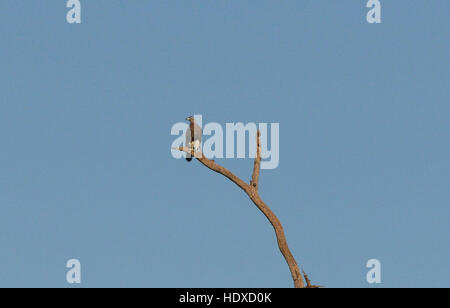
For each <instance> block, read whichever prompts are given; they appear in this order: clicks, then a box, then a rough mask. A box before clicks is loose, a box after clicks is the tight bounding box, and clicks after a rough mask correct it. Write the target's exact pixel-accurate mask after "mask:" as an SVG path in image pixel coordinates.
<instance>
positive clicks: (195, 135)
mask: <svg viewBox="0 0 450 308" xmlns="http://www.w3.org/2000/svg"><path fill="white" fill-rule="evenodd" d="M186 120H187V121H189V129H188V130H187V131H186V146H187V147H188V148H190V149H191V150H192V149H193V150H194V151H195V152H197V151H198V150H199V149H200V144H201V142H202V128H201V127H200V126H198V125H197V123H196V122H195V119H194V117H193V116H190V117H187V118H186ZM186 160H187V161H191V160H192V155H191V154H190V153H187V154H186Z"/></svg>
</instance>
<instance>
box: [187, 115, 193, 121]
mask: <svg viewBox="0 0 450 308" xmlns="http://www.w3.org/2000/svg"><path fill="white" fill-rule="evenodd" d="M186 121H189V122H194V117H193V116H189V117H187V118H186Z"/></svg>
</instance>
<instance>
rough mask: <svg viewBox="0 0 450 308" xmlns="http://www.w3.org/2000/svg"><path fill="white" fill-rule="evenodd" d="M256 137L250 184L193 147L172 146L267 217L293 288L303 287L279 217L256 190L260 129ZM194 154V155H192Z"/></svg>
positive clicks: (259, 163)
mask: <svg viewBox="0 0 450 308" xmlns="http://www.w3.org/2000/svg"><path fill="white" fill-rule="evenodd" d="M256 139H257V150H256V158H255V161H254V165H253V174H252V179H251V181H250V184H247V183H246V182H244V181H243V180H241V179H240V178H238V177H237V176H236V175H234V174H233V173H232V172H231V171H229V170H228V169H226V168H224V167H222V166H220V165H218V164H216V163H215V162H214V161H213V160H210V159H208V158H206V157H205V156H204V155H203V153H199V152H196V153H194V150H193V149H190V148H188V147H177V148H173V149H176V150H179V151H183V152H186V153H188V154H189V153H190V154H191V155H192V156H195V157H196V158H197V160H198V161H199V162H200V163H202V164H203V165H204V166H206V167H207V168H209V169H211V170H212V171H214V172H217V173H220V174H222V175H223V176H225V177H227V178H228V179H230V180H231V181H232V182H233V183H235V184H236V185H237V186H239V187H240V188H241V189H242V190H243V191H244V192H245V193H246V194H247V195H248V196H249V198H250V199H251V200H252V201H253V203H254V204H255V205H256V207H257V208H258V209H259V210H260V211H261V212H262V213H263V214H264V215H265V216H266V217H267V219H268V220H269V222H270V223H271V224H272V227H273V228H274V230H275V235H276V237H277V242H278V248H279V249H280V251H281V253H282V255H283V257H284V259H285V260H286V263H287V264H288V266H289V270H290V271H291V276H292V279H293V281H294V287H295V288H304V287H305V284H304V281H303V277H302V274H301V272H300V270H299V267H298V265H297V262H296V261H295V258H294V256H293V255H292V253H291V251H290V250H289V247H288V245H287V241H286V236H285V234H284V230H283V226H282V225H281V223H280V221H279V219H278V218H277V216H275V214H274V213H273V212H272V210H271V209H270V208H269V207H268V206H267V204H265V203H264V201H263V200H262V199H261V197H260V196H259V192H258V182H259V171H260V165H261V144H260V131H259V130H258V131H257V134H256ZM194 154H195V155H194Z"/></svg>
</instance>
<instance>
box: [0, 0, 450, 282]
mask: <svg viewBox="0 0 450 308" xmlns="http://www.w3.org/2000/svg"><path fill="white" fill-rule="evenodd" d="M65 2H66V1H63V0H61V1H54V0H45V1H29V0H2V1H0V23H1V26H0V37H1V40H0V42H1V43H0V44H1V48H0V72H1V73H0V145H1V148H0V149H1V151H0V209H1V214H0V247H1V248H0V286H2V287H4V286H26V287H29V286H36V287H37V286H39V287H50V286H57V287H65V286H69V285H68V284H67V282H66V280H65V275H66V271H67V269H66V268H65V264H66V262H67V260H68V259H71V258H77V259H79V260H80V261H81V264H82V285H81V286H83V287H101V286H102V287H109V286H114V287H130V286H138V287H144V286H145V287H290V286H292V280H291V278H290V274H289V271H288V267H287V265H286V264H285V261H284V259H283V258H282V256H281V254H280V252H279V251H278V248H277V246H276V241H275V237H274V233H273V229H272V228H271V226H270V225H269V223H268V222H267V221H266V219H265V217H264V216H263V215H262V214H261V213H260V212H259V211H258V210H257V209H256V207H255V206H254V205H253V204H252V203H251V202H250V201H249V199H248V198H247V196H246V195H245V194H244V193H243V192H242V191H241V190H240V189H238V188H237V187H236V186H235V185H234V184H232V183H231V182H229V181H228V180H227V179H225V178H224V177H222V176H220V175H218V174H215V173H212V172H211V171H209V170H207V169H206V168H205V167H203V166H202V165H200V164H199V163H198V162H197V161H193V162H191V163H187V162H185V161H184V160H175V159H173V158H172V156H171V155H170V145H171V143H172V141H173V139H174V137H173V136H171V135H170V128H171V126H172V125H173V124H174V123H175V122H178V121H182V120H183V119H184V118H185V117H186V116H188V115H190V114H194V113H195V114H202V115H203V121H204V123H206V122H219V123H222V124H225V123H226V122H238V121H241V122H278V123H280V164H279V167H278V168H277V169H275V170H263V171H262V172H261V178H260V189H261V195H262V197H263V199H264V200H265V201H266V203H267V204H268V205H269V206H271V208H272V209H273V210H274V212H275V213H276V214H277V215H278V217H279V218H280V220H281V222H282V223H283V225H284V229H285V232H286V235H287V239H288V243H289V245H290V247H291V250H292V252H293V254H294V255H295V257H296V259H297V261H298V263H299V264H300V265H301V266H302V267H304V269H305V270H306V271H307V272H308V274H309V276H310V277H311V278H312V280H313V282H315V283H318V284H321V285H325V286H328V287H350V286H354V287H371V285H369V284H367V282H366V272H367V270H368V269H367V268H366V267H365V265H366V262H367V260H369V259H371V258H376V259H379V260H380V261H381V264H382V282H383V284H382V285H381V286H385V287H400V286H403V287H417V286H447V287H448V286H450V284H449V278H448V277H449V275H450V266H449V239H448V235H449V233H450V226H449V214H450V213H449V171H450V170H449V137H450V136H449V135H450V134H449V132H450V131H449V121H448V119H449V111H450V110H449V102H450V93H449V82H450V78H449V77H450V76H449V51H450V47H449V37H450V26H449V18H448V14H449V12H450V2H449V1H447V0H436V1H425V0H415V1H406V0H402V1H399V0H396V1H386V0H384V1H383V0H382V1H381V2H382V5H383V7H382V21H383V23H382V24H379V25H370V24H368V23H367V22H366V19H365V15H366V12H367V8H366V7H365V5H366V2H367V1H365V0H354V1H334V0H333V1H331V0H329V1H325V0H321V1H306V0H305V1H300V0H296V1H274V0H271V1H263V0H261V1H244V0H240V1H237V0H226V1H225V0H217V1H206V0H202V1H200V0H197V1H186V0H183V1H181V0H178V1H175V0H171V1H160V0H136V1H119V0H95V1H92V0H90V1H86V0H84V1H81V3H82V24H81V25H69V24H67V23H66V19H65V15H66V12H67V9H66V7H65ZM218 162H219V163H221V164H222V165H224V166H225V167H228V168H229V169H230V170H232V171H233V172H235V173H236V174H237V175H238V176H240V177H242V178H243V179H245V180H248V179H250V174H251V169H252V166H253V165H252V160H250V159H239V160H238V159H234V160H230V159H224V160H220V161H218Z"/></svg>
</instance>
